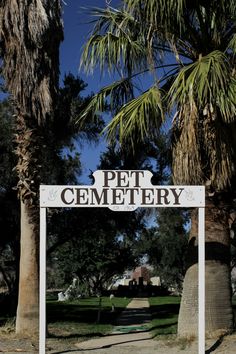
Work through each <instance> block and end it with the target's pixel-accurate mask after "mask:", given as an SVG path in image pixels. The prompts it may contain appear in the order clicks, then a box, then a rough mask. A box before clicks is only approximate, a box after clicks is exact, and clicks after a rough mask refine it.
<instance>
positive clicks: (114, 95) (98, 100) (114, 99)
mask: <svg viewBox="0 0 236 354" xmlns="http://www.w3.org/2000/svg"><path fill="white" fill-rule="evenodd" d="M133 97H134V96H133V87H132V82H131V81H130V80H128V79H122V80H119V81H116V82H114V83H112V84H111V85H108V86H105V87H103V88H102V89H101V90H100V91H99V92H98V93H97V94H96V95H94V96H93V97H92V99H91V100H90V102H89V104H88V105H87V107H86V108H85V109H84V110H83V111H82V112H81V114H80V116H79V118H78V120H77V124H80V125H83V124H84V121H85V120H86V118H87V117H91V116H95V115H97V114H100V113H102V112H105V111H106V110H107V108H108V105H109V108H110V110H111V111H113V112H114V111H116V110H117V109H118V108H119V107H120V106H122V105H123V104H124V103H126V102H128V101H129V100H131V99H133ZM108 99H109V101H108Z"/></svg>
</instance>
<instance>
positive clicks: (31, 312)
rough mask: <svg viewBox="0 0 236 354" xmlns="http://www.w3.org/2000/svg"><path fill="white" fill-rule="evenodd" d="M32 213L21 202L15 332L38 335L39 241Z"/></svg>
mask: <svg viewBox="0 0 236 354" xmlns="http://www.w3.org/2000/svg"><path fill="white" fill-rule="evenodd" d="M31 214H32V211H31V210H30V209H29V208H28V207H27V206H26V205H25V204H24V203H23V202H21V230H22V233H21V256H20V257H21V258H20V259H21V262H20V282H19V297H18V307H17V320H16V332H17V333H18V334H22V335H30V334H36V333H38V329H39V280H38V274H39V257H38V250H39V240H38V232H37V229H38V225H37V223H36V225H35V222H34V218H33V217H32V215H31Z"/></svg>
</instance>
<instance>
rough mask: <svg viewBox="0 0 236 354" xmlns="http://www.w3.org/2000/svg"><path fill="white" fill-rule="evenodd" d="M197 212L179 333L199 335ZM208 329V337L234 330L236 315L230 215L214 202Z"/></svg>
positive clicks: (209, 225)
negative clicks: (232, 293) (231, 281)
mask: <svg viewBox="0 0 236 354" xmlns="http://www.w3.org/2000/svg"><path fill="white" fill-rule="evenodd" d="M197 227H198V219H197V211H196V210H194V211H193V212H192V226H191V232H190V240H189V250H188V269H187V272H186V275H185V279H184V286H183V295H182V301H181V306H180V312H179V320H178V334H179V335H180V336H197V335H198V265H197V234H198V231H197ZM205 231H206V244H205V247H206V262H205V267H206V270H205V280H206V292H205V307H206V309H205V318H206V319H205V326H206V333H207V334H211V335H214V334H216V335H217V334H219V333H222V332H225V331H228V330H230V329H232V327H233V312H232V305H231V283H230V235H229V227H228V218H227V213H226V212H224V211H223V209H219V208H217V207H216V206H215V205H214V204H213V203H209V202H208V203H207V206H206V222H205Z"/></svg>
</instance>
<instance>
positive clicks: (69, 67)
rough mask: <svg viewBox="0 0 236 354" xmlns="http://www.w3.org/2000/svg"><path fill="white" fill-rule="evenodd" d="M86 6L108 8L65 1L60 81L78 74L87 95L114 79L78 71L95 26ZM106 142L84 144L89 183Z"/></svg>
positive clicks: (99, 0)
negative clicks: (84, 45) (70, 73)
mask: <svg viewBox="0 0 236 354" xmlns="http://www.w3.org/2000/svg"><path fill="white" fill-rule="evenodd" d="M119 3H120V1H119V0H112V1H110V5H112V6H114V7H115V6H116V5H117V4H119ZM83 7H86V8H89V7H106V0H65V5H64V6H63V20H64V37H65V39H64V42H63V43H62V44H61V50H60V63H61V78H63V77H64V74H65V73H68V72H69V71H70V72H72V73H73V74H74V75H79V76H80V77H81V78H82V79H83V80H84V81H85V82H86V83H87V84H88V87H87V89H86V91H85V93H87V94H89V93H91V92H97V91H99V89H100V88H101V87H102V86H104V85H106V84H108V83H109V82H110V81H111V80H110V79H109V78H108V77H103V78H102V77H101V75H100V72H99V71H98V70H96V71H95V72H94V74H93V75H90V76H87V75H85V74H84V73H83V72H79V62H80V55H81V49H82V46H83V44H84V43H85V41H86V38H87V37H88V33H89V31H90V30H91V29H92V26H93V25H92V24H89V23H88V22H89V20H91V18H90V19H89V16H88V14H87V11H85V10H84V9H82V8H83ZM105 147H106V145H105V142H104V141H101V143H100V144H99V145H97V146H94V145H93V146H89V145H88V144H85V145H84V146H83V148H82V150H81V152H82V156H81V159H82V164H83V167H84V173H83V176H82V180H83V182H84V183H87V182H88V179H87V177H86V176H87V175H88V174H89V172H90V170H92V171H94V170H95V169H96V166H97V164H98V163H99V155H100V153H101V151H104V150H105Z"/></svg>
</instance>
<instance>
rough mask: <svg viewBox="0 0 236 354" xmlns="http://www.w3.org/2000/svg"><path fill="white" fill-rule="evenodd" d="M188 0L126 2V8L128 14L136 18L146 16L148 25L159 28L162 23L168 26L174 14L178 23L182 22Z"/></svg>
mask: <svg viewBox="0 0 236 354" xmlns="http://www.w3.org/2000/svg"><path fill="white" fill-rule="evenodd" d="M185 2H186V0H177V1H176V0H168V1H166V0H146V1H142V0H125V1H124V4H125V8H126V9H127V11H128V12H131V13H134V14H135V15H136V16H137V14H140V16H143V15H142V14H144V15H145V20H146V23H152V24H154V26H157V25H158V26H159V24H160V23H162V24H164V23H165V24H166V25H167V24H168V23H170V21H172V20H173V14H175V17H176V19H177V21H178V22H179V23H180V22H181V21H182V17H183V12H184V8H185Z"/></svg>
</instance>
